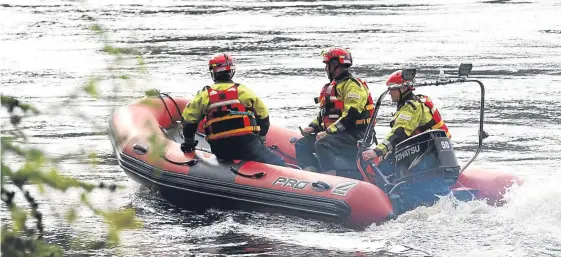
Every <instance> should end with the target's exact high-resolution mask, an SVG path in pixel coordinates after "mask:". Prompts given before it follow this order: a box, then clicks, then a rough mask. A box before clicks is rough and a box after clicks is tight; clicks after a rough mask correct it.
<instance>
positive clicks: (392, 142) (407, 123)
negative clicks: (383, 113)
mask: <svg viewBox="0 0 561 257" xmlns="http://www.w3.org/2000/svg"><path fill="white" fill-rule="evenodd" d="M412 85H413V81H411V80H403V77H402V71H401V70H397V71H394V72H393V73H392V74H391V75H390V76H389V77H388V79H387V81H386V86H388V87H392V88H391V89H390V95H391V98H392V102H395V103H397V111H396V113H395V114H394V115H393V118H392V120H391V122H390V126H391V131H390V132H389V133H388V135H387V136H386V139H384V140H383V141H382V142H381V143H379V144H378V145H377V146H376V147H375V148H374V149H369V150H367V151H364V152H362V157H363V159H364V160H373V159H374V158H377V157H382V156H385V158H384V160H383V161H382V162H380V163H379V168H380V170H381V171H382V172H383V173H384V174H385V175H391V174H393V169H394V165H393V162H394V158H393V154H392V151H393V149H394V148H395V146H396V145H397V144H399V143H401V142H403V141H404V140H405V139H407V138H409V137H411V136H413V135H416V134H419V133H421V132H425V131H427V130H431V129H441V130H444V132H446V135H447V136H448V137H449V138H451V134H450V132H449V131H448V127H447V126H446V124H445V123H444V121H443V120H442V117H441V116H440V113H439V111H438V110H437V109H436V106H434V103H433V102H432V101H431V99H430V98H429V97H428V96H424V95H415V94H413V90H415V88H414V87H413V86H412Z"/></svg>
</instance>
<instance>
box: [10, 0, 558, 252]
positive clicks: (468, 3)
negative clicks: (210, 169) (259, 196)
mask: <svg viewBox="0 0 561 257" xmlns="http://www.w3.org/2000/svg"><path fill="white" fill-rule="evenodd" d="M560 14H561V3H559V1H508V0H497V1H473V0H457V1H440V0H435V1H421V0H416V1H275V0H270V1H211V2H206V1H125V0H115V1H91V2H90V3H81V2H75V1H4V2H3V3H0V17H1V18H0V20H1V23H0V31H1V33H0V40H1V41H0V69H1V75H0V82H1V84H2V89H1V90H2V93H3V94H10V95H14V96H17V97H19V98H21V99H22V100H24V101H29V102H32V103H34V104H36V105H37V106H38V107H39V108H40V109H41V110H43V111H44V112H45V113H46V114H45V115H42V116H39V117H35V118H29V119H25V120H24V122H23V124H22V127H23V128H24V129H26V130H27V131H28V133H29V135H31V136H33V137H32V138H31V142H32V143H33V145H34V146H36V147H41V148H42V149H44V150H47V151H48V152H49V153H51V154H52V155H54V156H55V157H60V156H64V155H66V154H69V156H66V157H65V161H63V163H62V169H63V171H64V173H65V174H66V175H70V176H73V177H76V178H80V179H84V180H89V181H96V182H99V181H103V182H109V183H118V184H120V185H123V186H125V189H124V190H121V191H119V193H117V194H116V196H114V197H112V198H110V200H107V199H108V198H107V194H106V193H104V192H102V191H99V192H97V191H96V192H94V199H93V201H94V203H95V204H97V205H99V206H102V207H103V206H106V207H124V206H132V207H134V208H136V209H137V216H138V217H139V218H140V219H141V220H142V221H143V222H144V227H143V228H142V229H140V230H135V231H126V232H124V233H123V234H122V244H123V246H124V247H123V253H124V255H125V256H189V255H197V256H199V255H200V256H205V255H208V256H216V255H231V256H236V255H237V256H260V255H265V256H267V255H268V256H355V255H356V256H363V255H367V256H370V255H375V256H561V232H559V231H561V225H560V223H559V220H561V204H560V202H559V199H560V198H561V189H560V187H559V186H558V183H559V181H561V172H560V168H559V165H558V162H559V161H561V146H560V145H561V125H560V124H561V121H560V118H559V117H560V116H561V108H560V107H561V106H560V104H559V100H561V97H560V94H561V87H560V86H559V85H561V19H557V18H556V17H557V16H559V15H560ZM94 19H97V20H98V21H99V22H100V23H101V24H102V25H103V26H105V27H107V28H108V29H109V31H108V32H109V33H108V35H109V38H108V40H109V41H110V42H111V43H112V44H114V45H116V46H124V47H130V48H132V49H133V50H134V51H136V52H138V53H140V54H141V55H142V56H143V58H144V62H145V68H146V73H137V71H136V70H135V69H134V65H133V63H132V62H131V63H128V62H127V63H128V64H126V65H124V66H120V68H119V69H120V70H119V71H126V72H129V73H130V74H133V76H134V75H142V76H143V77H142V78H143V79H142V80H140V81H139V82H138V83H137V84H136V86H126V85H125V86H122V87H119V88H118V89H117V91H116V92H113V89H114V88H113V87H112V86H111V84H110V83H109V82H107V81H106V82H104V83H103V84H101V85H100V88H99V89H100V90H101V91H102V93H103V94H108V93H111V94H112V95H114V96H113V97H110V98H108V99H106V100H103V101H101V102H100V101H95V100H94V99H92V98H91V97H89V96H87V95H85V94H80V95H79V97H78V99H79V101H71V102H70V103H66V102H64V100H66V99H67V98H68V93H69V92H72V91H73V90H76V89H77V88H78V87H81V86H83V85H84V83H85V81H86V80H87V78H88V77H89V76H91V75H100V76H104V77H105V78H109V77H108V76H109V75H108V74H107V72H106V70H105V68H106V66H107V63H106V62H105V61H107V60H110V57H109V56H107V55H104V54H102V53H101V52H100V51H99V49H100V48H101V47H102V42H101V41H100V38H99V37H98V36H96V35H95V34H94V33H93V32H92V31H91V30H90V29H89V28H90V27H91V25H92V24H93V22H94V21H93V20H94ZM333 45H336V46H345V47H349V48H350V49H351V50H352V53H353V57H354V62H355V65H354V66H353V72H354V74H356V75H357V76H358V77H361V78H363V79H365V80H366V81H368V82H369V84H370V90H371V92H372V94H373V95H376V96H377V95H378V94H379V93H381V92H382V91H383V90H384V86H383V81H384V80H385V77H386V76H387V75H388V74H390V73H391V72H392V71H393V70H395V69H398V68H402V67H404V66H415V67H417V68H418V69H419V70H418V76H419V77H420V79H424V78H427V77H434V76H436V75H437V74H438V70H439V69H441V68H443V69H446V70H450V71H452V70H455V69H456V67H457V65H458V64H459V63H461V62H472V63H473V64H474V68H473V76H474V77H477V78H480V79H481V80H482V81H483V82H484V83H485V85H486V113H485V115H486V124H485V130H486V131H487V132H488V133H489V134H490V137H489V138H488V139H486V140H485V147H484V149H483V151H482V153H481V154H480V155H479V158H478V159H477V160H476V162H475V163H474V165H477V166H481V167H485V168H488V169H493V170H502V171H506V172H511V173H514V174H516V175H517V176H520V177H521V178H523V179H524V180H525V181H526V183H525V185H523V186H521V187H516V188H513V189H512V190H511V191H510V193H509V194H508V195H507V198H508V203H507V204H506V205H505V206H503V207H500V208H496V207H491V206H488V205H486V204H484V203H481V202H469V203H460V204H459V205H458V206H457V207H453V206H454V204H453V201H452V200H450V199H443V200H442V201H440V202H439V203H438V204H437V205H436V206H433V207H430V208H419V209H416V210H414V211H411V212H408V213H406V214H404V215H402V216H401V217H399V218H398V219H397V220H395V221H391V222H388V223H387V224H384V225H382V226H372V227H370V228H368V229H366V231H352V230H348V229H344V228H341V227H339V226H336V225H332V224H327V223H322V222H317V221H310V220H304V219H298V218H293V217H285V216H281V215H275V214H264V213H250V212H241V211H221V210H208V211H203V212H193V211H188V210H186V209H183V208H179V207H174V206H173V205H170V204H169V203H168V202H166V201H165V200H163V199H162V198H161V197H160V196H159V195H156V194H154V193H152V192H150V191H149V190H147V189H146V188H144V187H142V186H140V185H138V184H136V183H135V182H133V181H131V180H130V179H129V178H128V177H127V176H126V175H125V174H124V173H123V171H122V170H121V169H120V168H119V167H118V165H117V162H116V159H115V157H114V155H113V151H112V148H111V144H110V142H109V140H108V137H107V136H106V135H105V134H103V133H98V132H97V131H98V130H99V128H103V126H105V124H106V122H107V119H108V117H109V114H110V112H111V111H112V110H113V108H115V107H117V106H120V105H123V104H126V103H127V102H130V101H132V100H134V99H136V98H138V97H141V96H142V95H143V91H144V90H145V89H147V88H152V87H157V88H159V89H161V90H162V91H165V92H169V93H170V94H171V95H173V96H191V95H192V94H194V93H195V92H196V91H198V90H199V89H201V88H202V87H203V86H204V85H207V84H209V83H211V80H210V77H209V75H208V72H207V69H206V63H207V61H208V58H209V57H210V56H211V55H212V54H213V53H214V52H218V51H228V52H231V53H233V54H234V55H235V56H236V58H237V60H238V65H237V68H238V70H237V73H236V78H237V80H238V81H239V82H242V83H245V84H247V85H248V86H250V87H252V88H253V89H254V90H255V91H256V92H257V93H258V94H259V95H261V96H262V97H263V98H264V99H265V101H266V103H267V105H268V107H269V108H270V112H271V119H272V122H274V123H276V124H281V125H283V126H287V127H290V128H296V127H297V126H298V125H303V124H307V122H308V121H309V119H310V118H311V117H312V115H314V114H315V111H316V110H315V109H314V105H313V100H312V98H313V97H314V96H316V94H317V93H318V92H319V90H320V87H321V85H323V84H324V83H326V82H327V79H326V77H325V75H324V73H323V64H322V63H321V61H320V59H319V57H318V54H319V52H320V51H321V49H322V48H324V47H328V46H333ZM135 77H136V76H135ZM418 91H419V93H425V94H428V95H430V96H431V97H432V98H433V99H434V100H435V101H436V103H437V105H438V106H439V107H440V109H441V112H442V113H443V116H444V119H445V120H446V121H447V122H448V124H449V127H450V128H451V130H452V134H453V141H454V144H455V146H456V149H457V150H458V153H457V156H458V157H459V159H460V161H461V162H465V161H467V159H468V158H469V157H470V156H471V155H472V152H473V151H474V150H475V149H476V139H477V121H478V120H477V119H478V108H479V97H480V96H479V88H478V87H477V86H476V85H475V84H474V85H471V84H465V85H464V84H455V85H447V86H441V87H432V88H421V89H418ZM385 103H386V104H388V103H389V101H386V102H385ZM76 111H81V112H84V113H86V114H87V115H88V116H89V118H88V119H87V120H84V119H80V118H79V117H78V114H77V112H76ZM391 111H393V107H389V106H387V107H386V108H385V109H383V110H381V111H380V115H381V121H380V123H379V124H381V126H380V127H379V128H378V129H377V130H378V132H379V133H378V134H379V135H380V134H381V135H383V134H385V133H386V132H387V131H388V130H389V128H387V126H386V125H385V124H387V122H388V121H389V114H390V112H391ZM8 123H9V121H8V118H7V116H6V115H5V114H3V116H2V127H3V132H2V133H3V135H4V134H5V132H6V131H5V129H4V128H5V127H6V126H7V125H8ZM99 126H101V127H99ZM80 149H86V150H87V151H89V152H92V151H93V152H95V153H96V154H97V155H98V156H99V157H100V158H101V161H100V163H99V164H98V166H97V167H96V168H92V166H91V165H90V164H89V163H88V162H87V161H85V160H83V158H81V157H82V154H81V153H80V152H79V150H80ZM30 190H31V191H32V192H36V191H37V189H36V188H34V187H30ZM47 197H48V198H47ZM74 199H79V198H78V192H73V191H70V192H66V193H64V194H59V193H55V192H49V193H48V194H47V196H46V197H45V199H44V200H42V201H47V200H49V201H51V202H53V203H54V205H51V206H53V207H52V208H53V209H49V207H46V205H45V207H44V208H45V209H44V210H43V211H44V212H45V213H54V212H57V211H60V210H64V209H66V208H68V207H72V206H74V205H76V204H79V200H74ZM46 219H47V220H46V221H45V222H46V224H47V225H46V229H47V238H49V239H50V240H53V241H56V242H59V243H61V244H63V245H68V244H69V240H70V237H69V233H70V231H71V230H70V229H69V228H68V227H67V225H64V222H62V218H61V217H57V216H52V215H48V218H46ZM2 221H3V222H4V221H6V216H5V206H4V205H2ZM96 224H98V223H97V220H95V219H94V218H91V215H90V214H89V213H88V212H86V211H84V212H83V213H81V222H80V225H79V226H76V227H75V230H76V231H83V230H85V229H91V227H94V232H95V231H98V230H99V232H100V233H101V232H102V230H101V227H98V226H97V225H96ZM94 234H95V233H94ZM91 254H92V255H93V254H97V255H106V254H108V253H107V252H92V253H91Z"/></svg>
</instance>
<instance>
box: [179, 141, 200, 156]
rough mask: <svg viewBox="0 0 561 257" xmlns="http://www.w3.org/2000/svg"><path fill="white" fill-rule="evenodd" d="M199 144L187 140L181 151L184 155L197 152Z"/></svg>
mask: <svg viewBox="0 0 561 257" xmlns="http://www.w3.org/2000/svg"><path fill="white" fill-rule="evenodd" d="M198 143H199V141H198V140H189V139H187V140H185V142H183V143H182V144H181V151H182V152H184V153H190V152H192V151H195V146H197V144H198Z"/></svg>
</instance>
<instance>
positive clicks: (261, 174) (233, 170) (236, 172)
mask: <svg viewBox="0 0 561 257" xmlns="http://www.w3.org/2000/svg"><path fill="white" fill-rule="evenodd" d="M230 171H231V172H233V173H234V174H236V175H238V176H240V177H244V178H254V179H258V178H262V177H264V176H265V175H267V173H265V172H257V173H255V174H251V175H247V174H243V173H240V172H239V171H238V170H236V168H234V167H232V166H230Z"/></svg>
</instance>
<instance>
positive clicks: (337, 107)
mask: <svg viewBox="0 0 561 257" xmlns="http://www.w3.org/2000/svg"><path fill="white" fill-rule="evenodd" d="M349 79H351V80H353V81H355V82H356V83H357V84H358V85H359V86H364V87H365V88H366V90H367V91H368V98H367V101H366V105H365V106H364V110H363V111H362V113H361V114H360V118H359V119H357V120H356V122H355V124H356V125H363V124H364V125H368V123H369V122H370V117H372V115H373V114H374V101H373V100H372V96H371V95H370V91H369V90H368V85H367V84H366V82H365V81H363V80H362V79H359V78H353V77H350V78H349ZM342 81H344V80H342ZM342 81H341V82H342ZM318 102H319V107H320V109H321V115H320V116H321V120H320V122H321V123H322V125H323V128H324V129H327V127H329V126H330V125H331V124H333V123H334V122H336V121H337V120H338V119H339V118H340V117H341V115H342V113H343V109H344V107H345V103H344V102H343V101H341V100H338V99H337V81H335V80H333V81H332V82H331V83H329V84H325V86H323V89H322V90H321V93H320V96H319V101H318Z"/></svg>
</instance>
